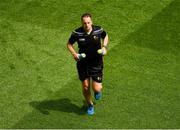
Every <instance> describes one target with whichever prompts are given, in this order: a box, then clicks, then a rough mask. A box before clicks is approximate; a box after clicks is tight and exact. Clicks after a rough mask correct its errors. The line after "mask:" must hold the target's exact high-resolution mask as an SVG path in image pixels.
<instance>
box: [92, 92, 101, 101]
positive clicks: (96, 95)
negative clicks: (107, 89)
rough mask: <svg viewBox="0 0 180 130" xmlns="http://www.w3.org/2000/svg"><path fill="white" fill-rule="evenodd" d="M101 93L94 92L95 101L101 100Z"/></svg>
mask: <svg viewBox="0 0 180 130" xmlns="http://www.w3.org/2000/svg"><path fill="white" fill-rule="evenodd" d="M101 95H102V94H101V92H95V93H94V98H95V99H96V100H99V99H100V98H101Z"/></svg>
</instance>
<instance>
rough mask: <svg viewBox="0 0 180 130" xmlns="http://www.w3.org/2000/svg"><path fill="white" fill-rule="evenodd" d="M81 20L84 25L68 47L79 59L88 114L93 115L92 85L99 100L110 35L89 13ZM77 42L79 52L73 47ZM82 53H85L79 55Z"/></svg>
mask: <svg viewBox="0 0 180 130" xmlns="http://www.w3.org/2000/svg"><path fill="white" fill-rule="evenodd" d="M81 22H82V26H81V27H79V28H78V29H76V30H75V31H73V32H72V34H71V36H70V38H69V41H68V43H67V48H68V50H69V51H70V53H71V54H72V56H73V58H74V59H75V60H76V61H77V70H78V75H79V79H80V80H81V82H82V91H83V95H84V97H85V100H86V102H87V106H88V107H87V114H88V115H93V114H94V106H93V101H92V97H91V91H90V86H92V90H93V91H94V98H95V99H96V100H99V99H100V98H101V95H102V78H103V55H105V54H106V53H107V44H108V35H107V34H106V32H105V31H104V30H103V29H102V28H101V27H99V26H95V25H93V23H92V19H91V14H89V13H85V14H83V15H82V16H81ZM101 40H102V42H101ZM75 42H77V43H78V48H79V52H78V53H77V52H76V51H75V49H74V47H73V44H74V43H75ZM100 49H101V50H100ZM82 53H84V55H79V54H82ZM82 57H84V58H82Z"/></svg>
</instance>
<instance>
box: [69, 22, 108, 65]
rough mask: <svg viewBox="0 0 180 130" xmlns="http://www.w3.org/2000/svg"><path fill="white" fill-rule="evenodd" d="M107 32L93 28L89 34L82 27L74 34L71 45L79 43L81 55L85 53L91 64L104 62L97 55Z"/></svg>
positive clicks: (99, 28) (70, 39) (70, 40)
mask: <svg viewBox="0 0 180 130" xmlns="http://www.w3.org/2000/svg"><path fill="white" fill-rule="evenodd" d="M105 36H106V32H105V31H104V30H103V28H101V27H99V26H94V25H93V26H92V32H91V33H90V34H87V33H86V32H85V31H84V29H83V27H80V28H78V29H76V30H75V31H73V32H72V34H71V36H70V38H69V43H70V44H74V43H75V42H77V43H78V47H79V53H85V54H86V58H85V60H87V61H89V62H90V63H93V62H100V61H102V56H101V55H99V54H98V53H97V50H98V49H100V48H101V39H104V38H105Z"/></svg>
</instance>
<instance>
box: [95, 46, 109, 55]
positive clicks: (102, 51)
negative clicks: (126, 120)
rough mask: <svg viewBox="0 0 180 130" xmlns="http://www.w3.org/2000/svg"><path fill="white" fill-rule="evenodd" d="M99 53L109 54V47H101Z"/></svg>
mask: <svg viewBox="0 0 180 130" xmlns="http://www.w3.org/2000/svg"><path fill="white" fill-rule="evenodd" d="M97 52H98V54H100V55H103V56H104V55H106V54H107V49H106V48H105V47H102V48H101V49H99V50H98V51H97Z"/></svg>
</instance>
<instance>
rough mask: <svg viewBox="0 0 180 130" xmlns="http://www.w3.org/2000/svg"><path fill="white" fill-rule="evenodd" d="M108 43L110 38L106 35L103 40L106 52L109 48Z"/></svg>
mask: <svg viewBox="0 0 180 130" xmlns="http://www.w3.org/2000/svg"><path fill="white" fill-rule="evenodd" d="M108 41H109V37H108V35H106V36H105V38H104V40H103V47H105V48H106V50H107V46H108Z"/></svg>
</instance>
